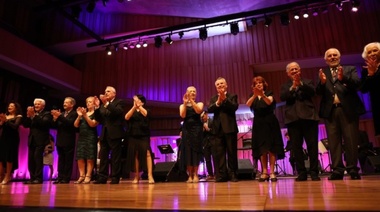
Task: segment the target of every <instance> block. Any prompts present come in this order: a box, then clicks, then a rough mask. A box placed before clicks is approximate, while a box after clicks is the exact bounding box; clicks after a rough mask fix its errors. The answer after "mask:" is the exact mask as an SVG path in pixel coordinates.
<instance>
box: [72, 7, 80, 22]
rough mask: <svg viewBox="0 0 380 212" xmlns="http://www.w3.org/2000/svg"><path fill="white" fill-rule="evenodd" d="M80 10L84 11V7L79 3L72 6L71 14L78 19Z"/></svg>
mask: <svg viewBox="0 0 380 212" xmlns="http://www.w3.org/2000/svg"><path fill="white" fill-rule="evenodd" d="M80 12H82V8H80V6H79V5H74V6H72V7H71V15H72V16H73V17H74V18H75V19H78V18H79V14H80Z"/></svg>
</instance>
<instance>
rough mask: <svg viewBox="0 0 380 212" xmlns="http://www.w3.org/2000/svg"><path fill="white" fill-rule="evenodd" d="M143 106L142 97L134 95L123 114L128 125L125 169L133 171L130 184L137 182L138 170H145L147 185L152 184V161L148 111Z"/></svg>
mask: <svg viewBox="0 0 380 212" xmlns="http://www.w3.org/2000/svg"><path fill="white" fill-rule="evenodd" d="M145 104H146V99H145V97H144V96H143V95H140V94H138V95H135V96H134V97H133V106H132V108H131V109H130V110H129V111H128V112H127V114H125V120H127V124H128V127H127V137H126V138H127V140H128V141H127V143H128V148H127V159H126V161H127V164H126V169H127V170H128V171H130V170H134V171H135V177H134V179H133V181H132V183H138V182H139V180H140V177H139V172H140V170H147V171H148V183H150V184H153V183H154V178H153V160H152V148H151V147H150V129H149V118H150V110H148V109H146V108H145V106H146V105H145Z"/></svg>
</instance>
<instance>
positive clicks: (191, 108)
mask: <svg viewBox="0 0 380 212" xmlns="http://www.w3.org/2000/svg"><path fill="white" fill-rule="evenodd" d="M196 96H197V90H196V88H195V87H194V86H190V87H188V88H187V90H186V93H185V94H184V95H183V104H181V105H180V106H179V114H180V116H181V118H183V119H184V121H183V126H182V144H181V145H183V153H184V154H182V155H183V156H184V157H185V161H186V167H187V172H188V174H189V179H188V180H187V181H186V182H188V183H198V182H199V177H198V167H199V163H200V161H201V158H202V137H203V123H202V120H201V113H202V112H203V103H202V102H195V98H196Z"/></svg>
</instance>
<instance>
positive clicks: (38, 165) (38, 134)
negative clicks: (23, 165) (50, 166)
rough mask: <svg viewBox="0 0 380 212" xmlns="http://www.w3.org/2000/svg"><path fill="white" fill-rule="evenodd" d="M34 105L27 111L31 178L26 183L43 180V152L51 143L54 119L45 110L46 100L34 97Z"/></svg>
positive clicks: (39, 182)
mask: <svg viewBox="0 0 380 212" xmlns="http://www.w3.org/2000/svg"><path fill="white" fill-rule="evenodd" d="M33 103H34V107H33V106H29V107H28V108H27V111H26V117H27V118H26V119H25V120H24V127H26V128H29V136H28V147H29V150H28V169H29V174H30V180H28V181H26V182H25V184H41V183H42V180H43V174H42V169H43V153H44V149H45V146H46V145H47V144H49V143H50V140H49V135H50V127H51V124H52V121H53V117H52V116H51V114H50V112H49V111H44V109H45V104H46V103H45V100H44V99H40V98H36V99H34V102H33Z"/></svg>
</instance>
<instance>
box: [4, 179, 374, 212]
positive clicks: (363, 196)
mask: <svg viewBox="0 0 380 212" xmlns="http://www.w3.org/2000/svg"><path fill="white" fill-rule="evenodd" d="M162 210H167V211H297V210H298V211H305V210H312V211H379V210H380V175H366V176H362V180H356V181H354V180H351V179H350V177H349V176H345V178H344V180H340V181H328V180H327V175H326V176H322V180H321V181H317V182H312V181H310V180H309V181H306V182H295V181H294V177H281V178H279V180H278V182H274V183H272V182H261V183H259V182H257V181H254V180H241V181H239V182H237V183H232V182H227V183H214V182H200V183H196V184H195V183H184V182H165V183H164V182H157V183H155V184H148V182H147V181H141V182H140V183H139V184H132V183H131V181H130V180H123V181H121V183H120V184H118V185H110V184H103V185H95V184H73V182H71V183H70V184H58V185H55V184H52V183H51V182H49V181H46V182H44V183H43V184H39V185H24V184H23V183H22V182H12V183H10V184H8V185H0V211H1V212H7V211H162Z"/></svg>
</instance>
